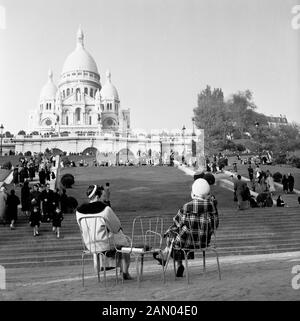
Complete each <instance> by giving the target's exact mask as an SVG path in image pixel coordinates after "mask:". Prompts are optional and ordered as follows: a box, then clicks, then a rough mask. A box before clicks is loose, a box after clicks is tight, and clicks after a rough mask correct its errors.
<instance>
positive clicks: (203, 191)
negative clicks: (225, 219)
mask: <svg viewBox="0 0 300 321" xmlns="http://www.w3.org/2000/svg"><path fill="white" fill-rule="evenodd" d="M191 197H192V200H191V201H190V202H188V203H186V204H184V205H183V207H182V208H181V209H180V210H179V211H178V213H177V215H176V216H175V217H174V218H173V224H172V225H171V226H170V227H169V228H168V230H167V231H166V233H165V235H166V236H168V238H167V247H166V248H165V249H164V251H163V256H164V257H163V258H159V257H158V256H157V255H155V256H154V257H155V258H156V259H157V260H158V261H159V262H160V264H164V263H165V260H166V257H167V254H168V253H169V251H170V250H172V252H171V256H172V257H174V258H175V261H177V272H176V276H177V277H182V276H183V272H184V266H183V264H182V260H183V259H184V253H183V251H182V250H180V248H191V251H189V253H188V258H189V259H192V258H193V256H194V255H193V254H194V253H193V250H192V249H193V248H194V241H195V242H196V243H198V244H199V245H200V246H201V248H205V247H207V246H208V245H209V243H210V239H211V235H212V233H213V231H214V229H215V228H218V225H219V219H218V211H217V208H216V200H214V199H213V198H212V197H211V195H210V186H209V184H208V183H207V181H206V180H205V179H202V178H198V179H197V180H195V181H194V183H193V186H192V192H191ZM207 214H208V215H207ZM206 226H207V227H208V231H207V232H206V230H205V228H206ZM199 230H200V234H199ZM199 235H200V239H199Z"/></svg>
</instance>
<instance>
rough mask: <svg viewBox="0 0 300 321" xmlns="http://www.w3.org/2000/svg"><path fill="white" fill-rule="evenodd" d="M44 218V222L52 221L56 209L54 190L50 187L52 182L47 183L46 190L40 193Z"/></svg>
mask: <svg viewBox="0 0 300 321" xmlns="http://www.w3.org/2000/svg"><path fill="white" fill-rule="evenodd" d="M40 200H41V210H42V213H41V214H42V218H43V221H44V222H46V221H47V222H50V221H51V219H52V215H53V212H54V210H55V199H54V192H53V191H52V190H51V189H50V184H49V183H47V184H46V188H45V190H43V191H42V193H41V195H40Z"/></svg>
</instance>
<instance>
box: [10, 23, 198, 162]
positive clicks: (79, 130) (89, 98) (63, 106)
mask: <svg viewBox="0 0 300 321" xmlns="http://www.w3.org/2000/svg"><path fill="white" fill-rule="evenodd" d="M102 77H103V76H100V74H99V71H98V67H97V64H96V62H95V60H94V58H93V57H92V56H91V55H90V53H89V52H88V51H87V50H86V48H85V42H84V33H83V31H82V29H81V27H80V28H79V30H78V31H77V35H76V47H75V50H74V51H73V52H71V53H70V54H69V56H68V57H67V58H66V60H65V62H64V64H63V68H62V72H61V74H60V77H59V80H58V83H57V84H55V83H54V80H53V72H52V71H51V70H49V72H48V80H47V82H46V84H45V85H44V86H43V87H42V89H41V92H40V96H39V99H38V104H37V106H36V108H35V109H34V110H33V111H32V112H31V113H30V117H29V133H28V134H24V135H21V134H18V135H17V136H16V137H15V138H14V139H13V142H14V143H15V151H16V153H23V154H24V153H28V152H30V153H41V152H44V151H45V150H46V149H49V150H53V151H54V150H55V151H56V152H58V153H67V154H68V153H75V154H91V153H92V154H93V155H98V158H97V159H98V160H99V161H100V160H102V161H103V160H104V161H105V160H108V159H110V162H111V163H112V164H118V163H119V162H120V161H121V160H122V158H123V161H127V162H133V163H134V162H137V161H138V160H139V159H140V158H141V157H147V158H148V159H149V158H151V160H152V163H155V162H156V163H157V162H158V161H159V162H167V161H168V160H169V159H170V155H174V157H175V159H182V158H185V159H187V160H190V161H195V160H196V158H197V160H198V162H199V163H200V162H203V161H204V132H203V130H201V129H195V128H194V124H193V129H188V128H185V126H183V127H182V129H181V128H180V129H175V130H172V131H168V130H166V129H164V130H151V132H150V133H147V132H145V131H143V130H137V129H133V128H132V126H131V123H130V110H129V108H126V109H123V108H121V101H120V97H119V94H118V91H117V89H116V87H115V86H114V85H113V77H112V75H111V73H110V71H109V70H108V71H106V74H105V79H104V80H103V79H102Z"/></svg>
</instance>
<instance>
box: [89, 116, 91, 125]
mask: <svg viewBox="0 0 300 321" xmlns="http://www.w3.org/2000/svg"><path fill="white" fill-rule="evenodd" d="M89 125H92V116H89Z"/></svg>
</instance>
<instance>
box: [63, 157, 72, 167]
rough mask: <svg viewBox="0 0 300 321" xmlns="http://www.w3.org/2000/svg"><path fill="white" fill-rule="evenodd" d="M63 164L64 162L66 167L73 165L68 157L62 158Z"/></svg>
mask: <svg viewBox="0 0 300 321" xmlns="http://www.w3.org/2000/svg"><path fill="white" fill-rule="evenodd" d="M62 162H63V165H64V167H67V166H70V165H71V162H70V160H69V158H68V157H67V156H64V157H62Z"/></svg>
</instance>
